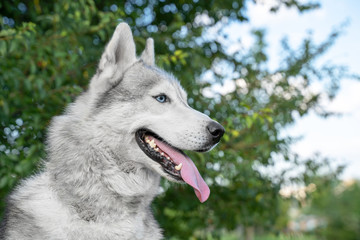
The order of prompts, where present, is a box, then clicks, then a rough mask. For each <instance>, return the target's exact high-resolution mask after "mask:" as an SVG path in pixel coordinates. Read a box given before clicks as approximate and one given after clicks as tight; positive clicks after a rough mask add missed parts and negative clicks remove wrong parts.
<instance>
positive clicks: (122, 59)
mask: <svg viewBox="0 0 360 240" xmlns="http://www.w3.org/2000/svg"><path fill="white" fill-rule="evenodd" d="M135 51H136V50H135V43H134V39H133V35H132V32H131V29H130V27H129V25H127V24H126V23H120V24H119V25H118V26H117V27H116V30H115V32H114V34H113V36H112V38H111V40H110V42H109V43H108V45H107V46H106V48H105V51H104V53H103V55H102V56H101V59H100V63H99V69H100V70H104V69H105V68H106V67H107V66H111V65H117V67H120V68H121V69H122V70H123V71H124V70H126V69H127V68H128V67H129V66H130V65H132V64H133V63H134V62H135V61H136V52H135Z"/></svg>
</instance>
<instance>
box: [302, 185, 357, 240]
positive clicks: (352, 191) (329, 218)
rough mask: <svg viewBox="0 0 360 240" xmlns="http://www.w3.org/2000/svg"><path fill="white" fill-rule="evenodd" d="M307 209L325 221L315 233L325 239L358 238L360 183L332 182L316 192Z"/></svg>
mask: <svg viewBox="0 0 360 240" xmlns="http://www.w3.org/2000/svg"><path fill="white" fill-rule="evenodd" d="M314 194H315V195H314V196H313V198H312V201H311V206H310V208H309V209H308V211H309V212H311V213H312V214H316V215H317V216H318V217H319V218H321V219H323V220H324V221H325V225H324V226H323V227H322V228H320V229H318V230H317V231H316V233H317V234H318V235H319V236H320V237H323V238H325V239H328V240H335V239H344V240H353V239H358V238H359V236H360V203H359V201H357V200H358V199H360V183H359V182H355V181H348V182H346V181H345V182H339V181H332V184H329V185H328V186H327V187H326V188H323V190H322V191H317V192H315V193H314Z"/></svg>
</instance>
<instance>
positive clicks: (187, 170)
mask: <svg viewBox="0 0 360 240" xmlns="http://www.w3.org/2000/svg"><path fill="white" fill-rule="evenodd" d="M154 140H155V143H156V145H157V146H158V147H159V148H160V149H161V150H162V151H163V152H165V153H166V154H167V155H169V157H170V158H171V159H172V160H173V161H174V162H175V163H176V164H177V165H179V164H180V163H182V168H181V170H180V174H181V177H182V178H183V180H184V181H185V182H186V183H187V184H189V185H190V186H192V187H193V188H194V191H195V194H196V196H197V197H198V199H199V200H200V202H202V203H203V202H205V201H206V200H207V199H208V198H209V195H210V189H209V187H208V185H207V184H206V183H205V181H204V179H203V178H202V177H201V175H200V173H199V171H198V170H197V168H196V166H195V164H194V163H193V161H192V160H191V159H190V158H189V157H188V156H186V155H184V154H182V153H180V152H178V151H176V150H175V149H174V148H172V147H170V146H169V145H168V144H166V143H164V142H162V141H159V140H157V139H156V138H154Z"/></svg>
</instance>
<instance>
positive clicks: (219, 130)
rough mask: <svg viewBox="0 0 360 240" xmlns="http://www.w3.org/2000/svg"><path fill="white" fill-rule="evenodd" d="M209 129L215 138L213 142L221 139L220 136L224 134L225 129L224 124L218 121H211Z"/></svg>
mask: <svg viewBox="0 0 360 240" xmlns="http://www.w3.org/2000/svg"><path fill="white" fill-rule="evenodd" d="M206 128H207V130H208V131H209V133H210V134H211V136H212V138H213V142H214V143H217V142H219V141H220V138H221V137H222V136H223V135H224V133H225V129H224V127H223V126H221V125H220V124H218V123H217V122H211V123H209V125H207V127H206Z"/></svg>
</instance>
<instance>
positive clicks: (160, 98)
mask: <svg viewBox="0 0 360 240" xmlns="http://www.w3.org/2000/svg"><path fill="white" fill-rule="evenodd" d="M154 98H155V99H156V101H158V102H159V103H164V102H168V100H169V99H168V97H167V96H166V95H165V94H161V95H158V96H155V97H154Z"/></svg>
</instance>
